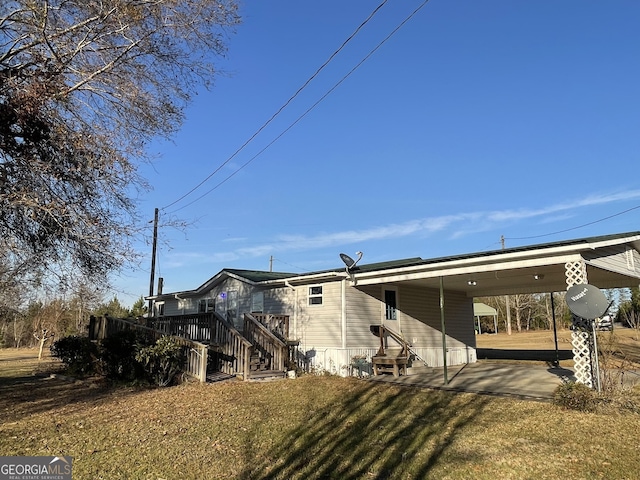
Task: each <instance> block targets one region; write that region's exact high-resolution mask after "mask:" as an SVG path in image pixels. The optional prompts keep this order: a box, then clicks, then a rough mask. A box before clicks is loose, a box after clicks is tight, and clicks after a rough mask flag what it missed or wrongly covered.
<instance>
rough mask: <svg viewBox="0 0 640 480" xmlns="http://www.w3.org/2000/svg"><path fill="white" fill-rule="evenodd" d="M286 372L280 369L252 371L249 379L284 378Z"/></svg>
mask: <svg viewBox="0 0 640 480" xmlns="http://www.w3.org/2000/svg"><path fill="white" fill-rule="evenodd" d="M284 377H285V372H282V371H279V370H262V371H259V372H251V374H250V375H249V380H271V379H273V380H275V379H278V378H284Z"/></svg>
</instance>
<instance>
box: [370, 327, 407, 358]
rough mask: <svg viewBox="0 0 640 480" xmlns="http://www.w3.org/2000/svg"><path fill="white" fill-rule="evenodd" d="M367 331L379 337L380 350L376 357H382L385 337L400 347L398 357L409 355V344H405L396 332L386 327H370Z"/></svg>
mask: <svg viewBox="0 0 640 480" xmlns="http://www.w3.org/2000/svg"><path fill="white" fill-rule="evenodd" d="M369 330H370V331H371V333H373V334H374V335H375V336H377V337H380V349H379V350H378V353H377V355H384V352H385V347H384V339H385V337H391V338H393V339H394V340H395V341H396V342H397V343H398V344H400V346H401V347H402V350H401V351H400V355H403V356H408V355H409V342H407V341H406V340H405V339H404V338H402V335H400V334H399V333H397V332H394V331H393V330H391V329H390V328H389V327H387V326H386V325H370V326H369Z"/></svg>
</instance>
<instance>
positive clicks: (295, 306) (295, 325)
mask: <svg viewBox="0 0 640 480" xmlns="http://www.w3.org/2000/svg"><path fill="white" fill-rule="evenodd" d="M284 285H285V287H289V288H290V289H292V290H293V295H294V297H293V336H292V337H291V338H298V289H297V288H296V287H294V286H293V285H291V283H289V280H285V281H284ZM289 333H291V332H289Z"/></svg>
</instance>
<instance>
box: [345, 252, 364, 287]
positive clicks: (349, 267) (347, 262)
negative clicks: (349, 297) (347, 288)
mask: <svg viewBox="0 0 640 480" xmlns="http://www.w3.org/2000/svg"><path fill="white" fill-rule="evenodd" d="M356 255H358V259H357V260H354V259H353V258H351V257H350V256H349V255H347V254H346V253H341V254H340V259H341V260H342V261H343V262H344V264H345V265H346V266H347V268H346V270H347V275H349V277H351V281H352V282H355V280H354V278H353V275H352V274H351V270H352V269H354V268H355V266H356V264H357V263H358V262H359V261H360V259H361V258H362V252H356Z"/></svg>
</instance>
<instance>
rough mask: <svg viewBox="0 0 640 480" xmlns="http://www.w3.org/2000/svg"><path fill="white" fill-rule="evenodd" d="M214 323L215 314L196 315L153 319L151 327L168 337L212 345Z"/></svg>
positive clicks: (150, 323)
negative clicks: (177, 337)
mask: <svg viewBox="0 0 640 480" xmlns="http://www.w3.org/2000/svg"><path fill="white" fill-rule="evenodd" d="M213 322H214V314H213V313H194V314H191V315H175V316H171V317H158V318H153V319H151V320H150V322H149V326H150V327H152V328H154V329H156V330H160V331H162V332H165V333H166V334H167V335H177V336H179V337H184V338H189V339H191V340H195V341H198V342H203V343H210V342H211V331H212V325H213Z"/></svg>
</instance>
